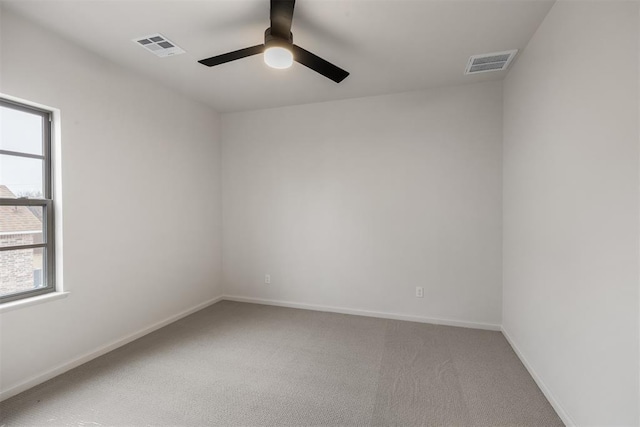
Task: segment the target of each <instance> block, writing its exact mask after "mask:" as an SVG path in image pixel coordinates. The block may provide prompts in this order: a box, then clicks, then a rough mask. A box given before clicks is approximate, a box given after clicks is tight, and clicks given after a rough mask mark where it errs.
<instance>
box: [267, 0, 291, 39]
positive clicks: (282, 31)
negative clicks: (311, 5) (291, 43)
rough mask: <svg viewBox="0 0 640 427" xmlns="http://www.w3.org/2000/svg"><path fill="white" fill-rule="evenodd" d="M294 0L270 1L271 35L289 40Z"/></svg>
mask: <svg viewBox="0 0 640 427" xmlns="http://www.w3.org/2000/svg"><path fill="white" fill-rule="evenodd" d="M295 5H296V1H295V0H271V35H272V36H276V37H280V38H283V39H285V40H289V34H291V23H292V22H293V8H294V6H295Z"/></svg>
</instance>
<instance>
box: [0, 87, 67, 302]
mask: <svg viewBox="0 0 640 427" xmlns="http://www.w3.org/2000/svg"><path fill="white" fill-rule="evenodd" d="M53 203H54V201H53V188H52V173H51V112H50V111H45V110H41V109H38V108H34V107H31V106H28V105H23V104H20V103H17V102H13V101H8V100H5V99H0V302H7V301H14V300H18V299H22V298H27V297H31V296H35V295H41V294H45V293H47V292H52V291H54V290H55V242H54V237H55V236H54V230H55V227H54V215H53V212H54V210H53Z"/></svg>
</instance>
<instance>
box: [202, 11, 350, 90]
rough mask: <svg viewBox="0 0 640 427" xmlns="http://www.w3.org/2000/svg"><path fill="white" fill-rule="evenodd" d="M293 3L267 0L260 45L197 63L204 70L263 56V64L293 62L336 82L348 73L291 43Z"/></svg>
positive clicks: (274, 66) (286, 64) (278, 66)
mask: <svg viewBox="0 0 640 427" xmlns="http://www.w3.org/2000/svg"><path fill="white" fill-rule="evenodd" d="M295 4H296V2H295V0H271V27H269V28H267V30H266V31H265V32H264V44H259V45H256V46H251V47H247V48H244V49H240V50H236V51H233V52H229V53H225V54H222V55H217V56H212V57H211V58H207V59H201V60H200V61H198V62H199V63H201V64H202V65H206V66H207V67H213V66H214V65H220V64H224V63H225V62H230V61H235V60H236V59H242V58H246V57H247V56H252V55H257V54H259V53H264V62H265V63H266V64H267V65H268V66H270V67H273V68H278V69H284V68H289V67H290V66H291V64H293V61H296V62H299V63H300V64H302V65H304V66H305V67H308V68H311V69H312V70H313V71H315V72H317V73H320V74H322V75H323V76H325V77H327V78H329V79H331V80H333V81H334V82H336V83H340V82H341V81H342V80H344V79H345V78H346V77H347V76H348V75H349V73H348V72H347V71H345V70H343V69H342V68H340V67H337V66H335V65H333V64H332V63H330V62H328V61H325V60H324V59H322V58H320V57H319V56H317V55H314V54H313V53H311V52H309V51H308V50H305V49H303V48H301V47H300V46H298V45H295V44H293V34H291V23H292V21H293V8H294V6H295Z"/></svg>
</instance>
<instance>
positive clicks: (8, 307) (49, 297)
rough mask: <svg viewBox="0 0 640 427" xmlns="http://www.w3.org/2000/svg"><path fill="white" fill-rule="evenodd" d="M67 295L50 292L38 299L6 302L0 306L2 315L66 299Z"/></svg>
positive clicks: (39, 296) (66, 293)
mask: <svg viewBox="0 0 640 427" xmlns="http://www.w3.org/2000/svg"><path fill="white" fill-rule="evenodd" d="M67 295H69V292H50V293H48V294H44V295H38V296H37V297H31V298H25V299H20V300H17V301H10V302H5V303H4V304H0V313H6V312H7V311H12V310H17V309H19V308H23V307H29V306H31V305H37V304H42V303H44V302H49V301H53V300H57V299H62V298H66V297H67Z"/></svg>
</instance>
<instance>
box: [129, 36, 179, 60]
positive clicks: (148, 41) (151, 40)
mask: <svg viewBox="0 0 640 427" xmlns="http://www.w3.org/2000/svg"><path fill="white" fill-rule="evenodd" d="M133 41H134V42H135V43H136V44H137V45H139V46H142V47H143V48H145V49H147V50H148V51H149V52H151V53H153V54H154V55H157V56H160V57H162V58H164V57H166V56H171V55H179V54H181V53H184V50H182V49H180V48H179V47H178V46H176V44H175V43H174V42H172V41H171V40H169V39H167V38H166V37H165V36H163V35H162V34H151V35H149V36H146V37H138V38H135V39H133Z"/></svg>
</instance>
